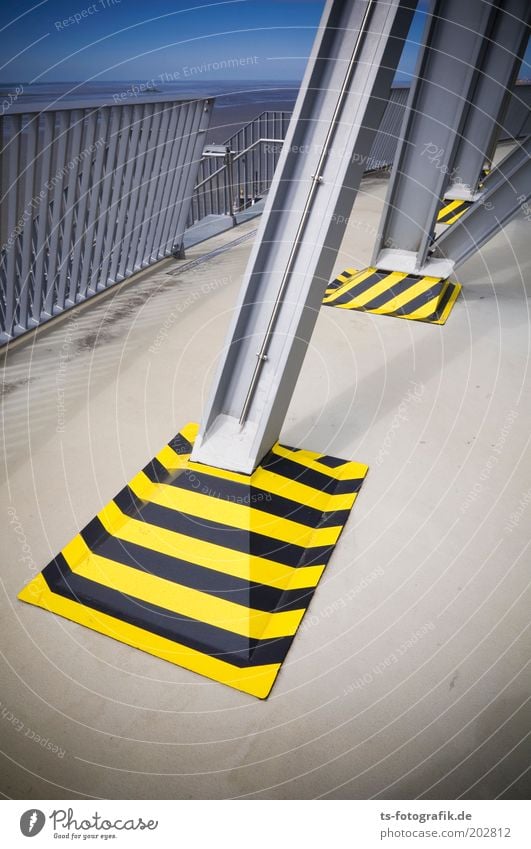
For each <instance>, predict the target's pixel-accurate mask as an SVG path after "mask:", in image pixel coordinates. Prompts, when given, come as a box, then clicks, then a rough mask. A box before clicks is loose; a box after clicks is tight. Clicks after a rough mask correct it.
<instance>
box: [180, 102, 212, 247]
mask: <svg viewBox="0 0 531 849" xmlns="http://www.w3.org/2000/svg"><path fill="white" fill-rule="evenodd" d="M210 109H211V106H210V103H209V104H208V105H205V104H203V103H198V104H197V107H196V120H195V122H194V125H195V126H194V132H193V134H192V135H191V137H190V144H189V155H188V156H187V158H186V165H185V166H183V169H182V175H181V181H180V192H179V196H178V198H177V200H178V202H177V204H176V213H177V214H176V217H175V223H174V225H173V233H172V239H173V242H174V245H175V246H176V247H177V246H179V245H180V244H181V243H182V239H183V236H184V231H185V228H186V220H185V217H184V216H185V214H186V211H187V209H188V203H187V200H188V199H189V198H190V197H191V196H192V194H193V190H194V174H195V170H196V169H195V168H193V167H190V165H192V164H193V163H195V162H199V161H200V160H201V155H202V151H203V146H204V134H205V131H206V129H207V127H208V124H209V122H210V114H209V113H210Z"/></svg>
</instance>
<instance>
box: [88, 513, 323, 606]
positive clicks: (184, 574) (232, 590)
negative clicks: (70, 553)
mask: <svg viewBox="0 0 531 849" xmlns="http://www.w3.org/2000/svg"><path fill="white" fill-rule="evenodd" d="M94 522H98V523H99V528H96V527H95V525H94ZM91 525H92V532H91V533H87V531H82V532H81V536H82V537H83V539H84V540H85V542H86V543H87V545H88V547H89V548H90V550H91V551H92V552H93V553H94V554H98V555H100V556H101V557H107V558H108V559H109V560H113V561H114V562H116V563H122V564H123V565H124V566H129V567H131V568H133V569H138V570H139V571H142V572H147V573H149V574H150V575H154V576H155V577H157V578H164V579H165V580H167V581H173V582H174V583H176V584H180V585H182V586H184V587H190V588H191V589H194V590H199V591H200V592H204V593H209V595H213V596H216V598H222V599H225V601H232V602H234V603H235V604H242V605H244V607H250V608H253V609H254V610H263V611H264V612H266V613H275V612H277V611H280V610H300V609H301V608H305V607H307V606H308V604H309V602H310V598H311V597H312V595H313V592H314V588H313V587H312V588H310V589H305V590H285V591H283V590H281V589H276V588H275V587H268V586H265V585H264V584H256V583H253V582H252V581H246V580H243V579H241V578H235V577H233V576H232V575H226V574H225V573H224V572H216V571H215V570H214V569H208V568H206V567H205V566H197V565H196V564H194V563H189V562H188V561H186V560H180V559H179V558H177V557H170V556H169V555H168V554H161V553H159V552H158V551H153V550H152V549H151V548H144V547H143V546H141V545H137V544H136V543H132V542H126V541H125V540H121V539H118V538H117V537H113V536H110V535H109V534H108V533H107V532H106V530H105V528H104V527H103V525H102V524H101V522H100V521H99V519H94V521H93V522H91Z"/></svg>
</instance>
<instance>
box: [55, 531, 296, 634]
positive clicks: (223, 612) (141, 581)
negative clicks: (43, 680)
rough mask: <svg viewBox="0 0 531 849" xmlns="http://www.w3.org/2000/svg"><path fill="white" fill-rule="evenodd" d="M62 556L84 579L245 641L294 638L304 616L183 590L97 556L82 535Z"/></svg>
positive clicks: (187, 588)
mask: <svg viewBox="0 0 531 849" xmlns="http://www.w3.org/2000/svg"><path fill="white" fill-rule="evenodd" d="M62 554H63V556H64V558H65V560H66V562H67V563H68V565H69V566H70V568H71V569H72V571H73V572H75V573H76V575H80V576H81V577H82V578H87V579H88V580H89V581H96V582H97V583H98V584H102V585H103V586H105V587H108V588H109V589H111V590H116V591H117V592H119V593H124V594H125V595H128V596H131V597H132V598H136V599H138V600H139V601H143V602H146V603H147V604H155V605H157V606H158V607H162V608H163V609H164V610H170V611H171V612H172V613H177V614H179V615H181V616H189V617H190V618H192V619H198V620H199V621H200V622H205V623H206V624H207V625H214V626H215V627H217V628H224V629H225V630H226V631H232V632H233V633H234V634H240V635H241V636H242V637H250V638H252V639H257V640H260V639H264V640H266V639H275V638H276V637H287V636H291V635H292V634H294V633H295V632H296V630H297V628H298V627H299V625H300V621H301V619H302V617H303V615H304V609H302V610H294V611H292V610H287V611H279V612H277V613H267V612H264V611H262V610H255V609H253V608H250V607H244V606H243V605H241V604H236V603H235V602H232V601H227V600H225V599H222V598H217V597H216V596H213V595H210V594H209V593H204V592H201V591H200V590H195V589H192V588H190V587H185V586H181V585H180V584H176V583H174V582H173V581H169V580H167V579H166V578H159V577H156V576H154V575H151V574H150V573H149V572H144V571H142V570H141V569H134V568H133V567H131V566H126V565H124V564H123V563H118V562H116V561H114V560H109V559H108V558H107V557H101V556H100V555H98V554H94V553H93V552H91V551H90V549H89V548H88V546H87V545H86V543H85V541H84V540H83V538H82V537H81V536H79V535H78V536H77V537H75V538H74V539H73V540H72V542H70V543H69V544H68V545H67V546H66V547H65V548H64V549H63V551H62Z"/></svg>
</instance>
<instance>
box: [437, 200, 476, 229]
mask: <svg viewBox="0 0 531 849" xmlns="http://www.w3.org/2000/svg"><path fill="white" fill-rule="evenodd" d="M471 203H472V201H469V200H451V201H443V206H442V207H441V209H440V210H439V212H438V213H437V224H453V223H454V221H457V219H458V218H461V216H462V214H463V212H466V211H467V209H468V208H469V206H471Z"/></svg>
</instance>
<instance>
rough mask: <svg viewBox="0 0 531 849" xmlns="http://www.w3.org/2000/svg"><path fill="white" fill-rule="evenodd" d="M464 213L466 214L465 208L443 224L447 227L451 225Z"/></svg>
mask: <svg viewBox="0 0 531 849" xmlns="http://www.w3.org/2000/svg"><path fill="white" fill-rule="evenodd" d="M465 212H466V208H465V209H461V210H459V212H458V213H457V215H454V216H453V217H452V218H449V219H448V221H445V222H444V223H445V224H448V225H450V224H453V223H454V221H457V219H458V218H461V216H462V215H464V214H465Z"/></svg>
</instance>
